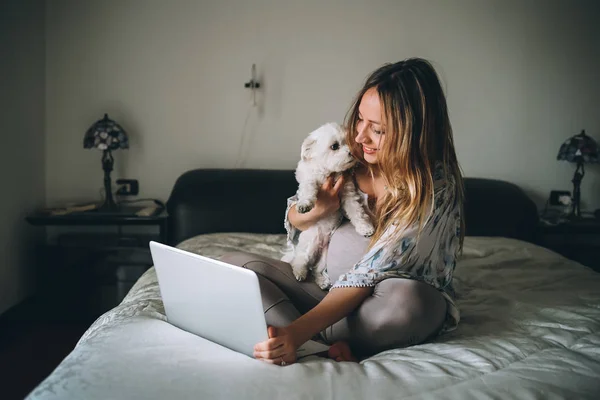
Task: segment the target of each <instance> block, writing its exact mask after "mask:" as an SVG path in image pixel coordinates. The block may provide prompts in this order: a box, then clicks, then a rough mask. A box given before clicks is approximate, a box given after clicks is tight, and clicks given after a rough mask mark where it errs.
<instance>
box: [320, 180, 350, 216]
mask: <svg viewBox="0 0 600 400" xmlns="http://www.w3.org/2000/svg"><path fill="white" fill-rule="evenodd" d="M343 185H344V175H341V176H340V177H339V178H338V180H337V181H335V182H334V181H333V175H329V176H328V177H327V179H325V182H324V183H323V185H321V187H320V188H319V191H318V192H317V201H316V202H315V207H314V216H315V219H316V220H317V221H318V220H319V219H321V218H325V217H327V216H328V215H330V214H333V213H334V212H336V211H337V210H339V209H340V190H341V189H342V186H343Z"/></svg>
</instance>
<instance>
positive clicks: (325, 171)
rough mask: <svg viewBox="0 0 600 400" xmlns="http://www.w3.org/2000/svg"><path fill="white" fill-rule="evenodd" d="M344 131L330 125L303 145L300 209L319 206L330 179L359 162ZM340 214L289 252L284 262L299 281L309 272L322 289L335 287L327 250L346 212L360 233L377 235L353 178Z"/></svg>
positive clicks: (304, 234)
mask: <svg viewBox="0 0 600 400" xmlns="http://www.w3.org/2000/svg"><path fill="white" fill-rule="evenodd" d="M344 137H345V135H344V130H343V129H342V128H341V126H339V125H338V124H336V123H328V124H325V125H323V126H321V127H319V128H318V129H317V130H315V131H313V132H311V133H310V135H309V136H308V137H307V138H306V139H305V140H304V142H303V143H302V151H301V159H300V161H299V162H298V167H297V168H296V180H297V181H298V184H299V187H298V192H297V195H298V201H297V203H296V210H297V211H298V212H299V213H307V212H309V211H310V210H312V208H313V207H314V205H315V202H316V200H317V192H318V190H319V188H320V187H321V186H322V185H323V183H324V182H325V180H326V179H327V177H329V176H330V175H331V174H335V178H336V180H337V178H339V177H340V176H341V174H342V173H343V172H344V171H346V170H348V169H350V168H351V167H353V166H354V165H355V163H356V160H355V159H354V157H352V155H351V154H350V149H349V148H348V146H347V145H346V142H345V138H344ZM340 200H341V202H340V211H338V212H337V213H333V214H331V215H329V216H327V217H325V218H322V219H321V220H319V221H318V222H317V223H315V224H314V225H312V226H311V227H310V228H308V229H307V230H305V231H302V232H301V233H300V236H299V238H298V244H297V245H296V247H295V249H288V250H287V251H286V253H285V255H284V256H283V257H282V260H283V261H285V262H288V263H290V264H291V266H292V270H293V272H294V276H295V277H296V279H297V280H299V281H303V280H305V279H306V276H307V274H308V271H309V270H312V271H313V276H314V280H315V282H316V283H317V285H319V287H320V288H321V289H326V288H327V287H329V286H330V285H331V282H330V281H329V279H328V277H327V275H326V274H324V270H325V267H326V260H325V259H324V258H325V257H322V250H323V248H324V247H325V246H326V245H327V244H328V243H329V238H330V235H331V233H332V232H333V231H334V229H336V228H337V227H338V225H339V224H340V223H341V216H342V214H341V213H343V214H344V215H345V216H346V217H347V218H348V219H349V220H350V221H351V223H352V224H353V225H354V228H355V229H356V231H357V232H358V233H359V234H361V235H363V236H366V237H369V236H372V235H373V233H374V232H375V230H374V228H373V224H372V222H371V219H370V218H369V215H368V214H367V213H366V211H365V207H364V202H363V199H362V196H361V195H360V194H359V193H358V191H357V190H356V187H355V185H354V181H353V179H347V180H346V182H344V186H343V188H342V189H341V199H340Z"/></svg>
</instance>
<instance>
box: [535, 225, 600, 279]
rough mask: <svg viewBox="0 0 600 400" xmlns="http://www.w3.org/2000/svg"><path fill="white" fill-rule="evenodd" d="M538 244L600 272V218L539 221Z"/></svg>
mask: <svg viewBox="0 0 600 400" xmlns="http://www.w3.org/2000/svg"><path fill="white" fill-rule="evenodd" d="M540 244H541V245H542V246H544V247H547V248H549V249H551V250H554V251H556V252H557V253H560V254H562V255H563V256H565V257H567V258H570V259H572V260H575V261H577V262H579V263H581V264H583V265H587V266H588V267H590V268H593V269H594V270H595V271H597V272H600V219H597V218H581V219H579V220H570V221H567V222H563V223H560V224H557V225H548V224H546V223H544V222H543V221H542V222H540Z"/></svg>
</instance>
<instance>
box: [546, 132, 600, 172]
mask: <svg viewBox="0 0 600 400" xmlns="http://www.w3.org/2000/svg"><path fill="white" fill-rule="evenodd" d="M556 159H557V160H566V161H570V162H584V163H586V164H593V163H599V162H600V157H599V156H598V144H597V143H596V141H595V140H594V139H593V138H591V137H590V136H588V135H586V134H585V130H583V131H581V133H580V134H579V135H575V136H572V137H570V138H569V139H567V140H566V141H565V142H564V143H563V144H562V146H560V150H559V151H558V156H556Z"/></svg>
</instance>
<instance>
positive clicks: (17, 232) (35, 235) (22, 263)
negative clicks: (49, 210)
mask: <svg viewBox="0 0 600 400" xmlns="http://www.w3.org/2000/svg"><path fill="white" fill-rule="evenodd" d="M44 46H45V43H44V1H43V0H4V1H1V2H0V54H1V57H2V59H1V61H0V149H2V156H1V157H0V180H1V182H2V192H1V195H0V313H2V312H4V311H5V310H7V309H8V308H10V307H11V306H13V305H15V304H17V303H18V302H19V301H21V300H22V299H24V298H25V297H26V296H28V295H29V294H31V293H32V291H33V288H34V282H33V276H34V274H33V267H34V265H35V262H34V259H33V256H34V251H33V250H34V248H35V244H36V242H37V240H38V239H40V238H41V236H40V234H41V233H42V232H41V231H40V230H39V229H36V228H32V227H30V226H28V225H27V223H26V222H25V215H26V214H27V212H30V211H32V210H33V209H35V208H36V207H40V206H41V205H42V204H43V203H44V197H45V193H44V168H45V167H44V163H45V161H44V62H45V54H44Z"/></svg>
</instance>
